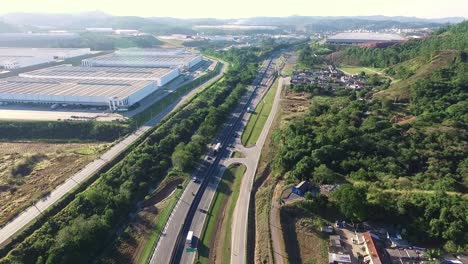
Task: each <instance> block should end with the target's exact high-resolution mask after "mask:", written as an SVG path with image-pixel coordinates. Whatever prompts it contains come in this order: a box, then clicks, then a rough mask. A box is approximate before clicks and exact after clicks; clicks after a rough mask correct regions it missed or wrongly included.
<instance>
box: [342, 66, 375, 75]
mask: <svg viewBox="0 0 468 264" xmlns="http://www.w3.org/2000/svg"><path fill="white" fill-rule="evenodd" d="M339 69H340V70H342V71H343V72H344V73H346V74H352V75H354V74H360V73H361V72H365V73H366V75H374V74H383V73H382V69H379V68H371V67H358V66H348V65H343V66H341V67H339Z"/></svg>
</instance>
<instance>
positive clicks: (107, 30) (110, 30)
mask: <svg viewBox="0 0 468 264" xmlns="http://www.w3.org/2000/svg"><path fill="white" fill-rule="evenodd" d="M86 31H88V32H92V33H114V29H113V28H86Z"/></svg>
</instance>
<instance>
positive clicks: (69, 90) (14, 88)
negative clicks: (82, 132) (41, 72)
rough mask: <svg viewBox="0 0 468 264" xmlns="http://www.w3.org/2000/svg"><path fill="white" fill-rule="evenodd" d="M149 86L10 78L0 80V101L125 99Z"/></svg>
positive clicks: (147, 83)
mask: <svg viewBox="0 0 468 264" xmlns="http://www.w3.org/2000/svg"><path fill="white" fill-rule="evenodd" d="M149 84H151V81H130V80H70V79H50V78H23V77H10V78H5V79H0V100H2V99H7V98H6V97H5V96H7V95H45V96H63V97H73V96H89V97H93V96H96V97H108V98H125V97H128V96H129V95H131V94H133V93H135V92H137V91H138V90H140V89H142V88H144V87H145V86H147V85H149Z"/></svg>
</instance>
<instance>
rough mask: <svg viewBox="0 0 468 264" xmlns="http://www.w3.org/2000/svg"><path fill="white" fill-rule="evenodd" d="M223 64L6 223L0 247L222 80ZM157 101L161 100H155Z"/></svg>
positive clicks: (0, 235)
mask: <svg viewBox="0 0 468 264" xmlns="http://www.w3.org/2000/svg"><path fill="white" fill-rule="evenodd" d="M225 69H226V68H225V65H223V68H222V70H221V71H220V73H219V74H218V75H216V76H215V77H213V78H212V79H211V80H210V81H208V82H206V83H204V84H202V85H200V86H198V87H196V88H194V89H193V90H192V91H191V92H190V93H189V94H187V95H185V96H183V97H181V98H180V99H179V100H177V101H176V102H174V103H172V104H171V105H169V106H168V107H167V108H166V109H165V110H164V111H162V112H161V113H159V114H158V115H155V116H154V117H153V118H152V119H151V120H149V121H148V122H147V123H146V124H144V125H143V126H141V127H140V128H139V129H138V130H136V131H135V132H133V133H132V134H130V135H129V136H127V137H126V138H124V139H123V140H121V141H120V142H118V143H116V144H115V145H114V146H113V147H112V148H111V149H109V150H108V151H107V152H105V153H104V154H102V155H101V156H100V157H99V158H98V159H96V160H94V161H93V162H91V163H89V164H88V165H87V166H86V167H84V168H83V169H82V170H80V171H79V172H77V173H76V174H74V175H73V176H71V177H70V178H69V179H68V180H66V181H65V182H64V183H62V184H61V185H59V186H58V187H56V188H55V189H54V190H53V191H52V192H51V193H50V194H49V195H48V196H46V197H44V198H42V199H41V200H39V201H37V202H36V203H34V204H33V205H32V206H30V207H28V208H27V209H26V210H24V211H23V212H22V213H21V214H19V215H18V216H17V217H16V218H14V219H13V220H11V221H10V222H8V223H7V224H6V225H5V226H3V227H2V228H1V229H0V246H4V245H6V244H8V243H9V241H11V238H12V237H13V236H14V235H15V234H16V233H17V232H18V231H20V230H21V229H23V228H25V227H26V226H27V225H28V224H30V223H31V222H32V221H33V220H34V219H36V218H37V217H38V216H39V215H41V214H42V212H44V211H45V210H46V209H48V208H49V207H51V206H52V205H54V204H55V203H56V202H57V201H59V200H60V199H61V198H63V197H64V196H65V195H66V194H67V193H69V192H71V191H72V190H74V189H75V188H77V187H78V186H79V185H80V184H82V183H83V182H85V181H86V180H87V179H89V178H90V177H91V176H93V175H94V174H96V173H97V172H98V171H99V170H100V169H101V168H102V167H104V166H105V165H106V164H107V163H109V162H110V161H111V160H113V159H114V158H116V157H117V156H118V155H119V154H120V153H122V152H123V151H124V150H125V149H126V148H127V147H128V146H129V145H130V144H132V143H133V142H135V141H136V140H137V139H138V138H139V137H140V136H142V135H143V134H144V133H145V132H146V131H148V130H149V129H150V128H151V127H152V126H154V125H155V124H157V123H158V122H159V121H160V120H161V119H162V118H164V117H165V116H166V115H167V114H168V113H170V112H171V111H172V110H173V109H175V108H177V107H178V106H179V105H180V104H182V103H183V102H184V101H185V100H186V99H187V98H189V97H190V96H191V95H192V94H194V93H195V92H197V91H198V90H200V89H203V88H204V87H207V86H209V85H211V84H212V83H213V82H215V81H217V80H218V79H219V78H221V77H222V75H223V74H224V71H225ZM159 100H161V99H159Z"/></svg>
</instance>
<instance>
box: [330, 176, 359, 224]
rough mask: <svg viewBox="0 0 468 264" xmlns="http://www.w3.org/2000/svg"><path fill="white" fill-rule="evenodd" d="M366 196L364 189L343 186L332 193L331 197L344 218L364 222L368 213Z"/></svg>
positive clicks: (348, 185) (347, 185)
mask: <svg viewBox="0 0 468 264" xmlns="http://www.w3.org/2000/svg"><path fill="white" fill-rule="evenodd" d="M366 194H367V191H366V189H365V188H359V187H354V186H352V185H350V184H345V185H342V186H341V187H339V188H338V190H336V191H335V192H333V193H332V197H333V198H334V199H335V202H336V204H337V205H338V208H339V209H340V211H341V212H342V213H343V214H344V215H345V216H346V217H348V218H350V219H351V220H357V221H364V220H365V219H366V218H367V211H368V204H367V199H366Z"/></svg>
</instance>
